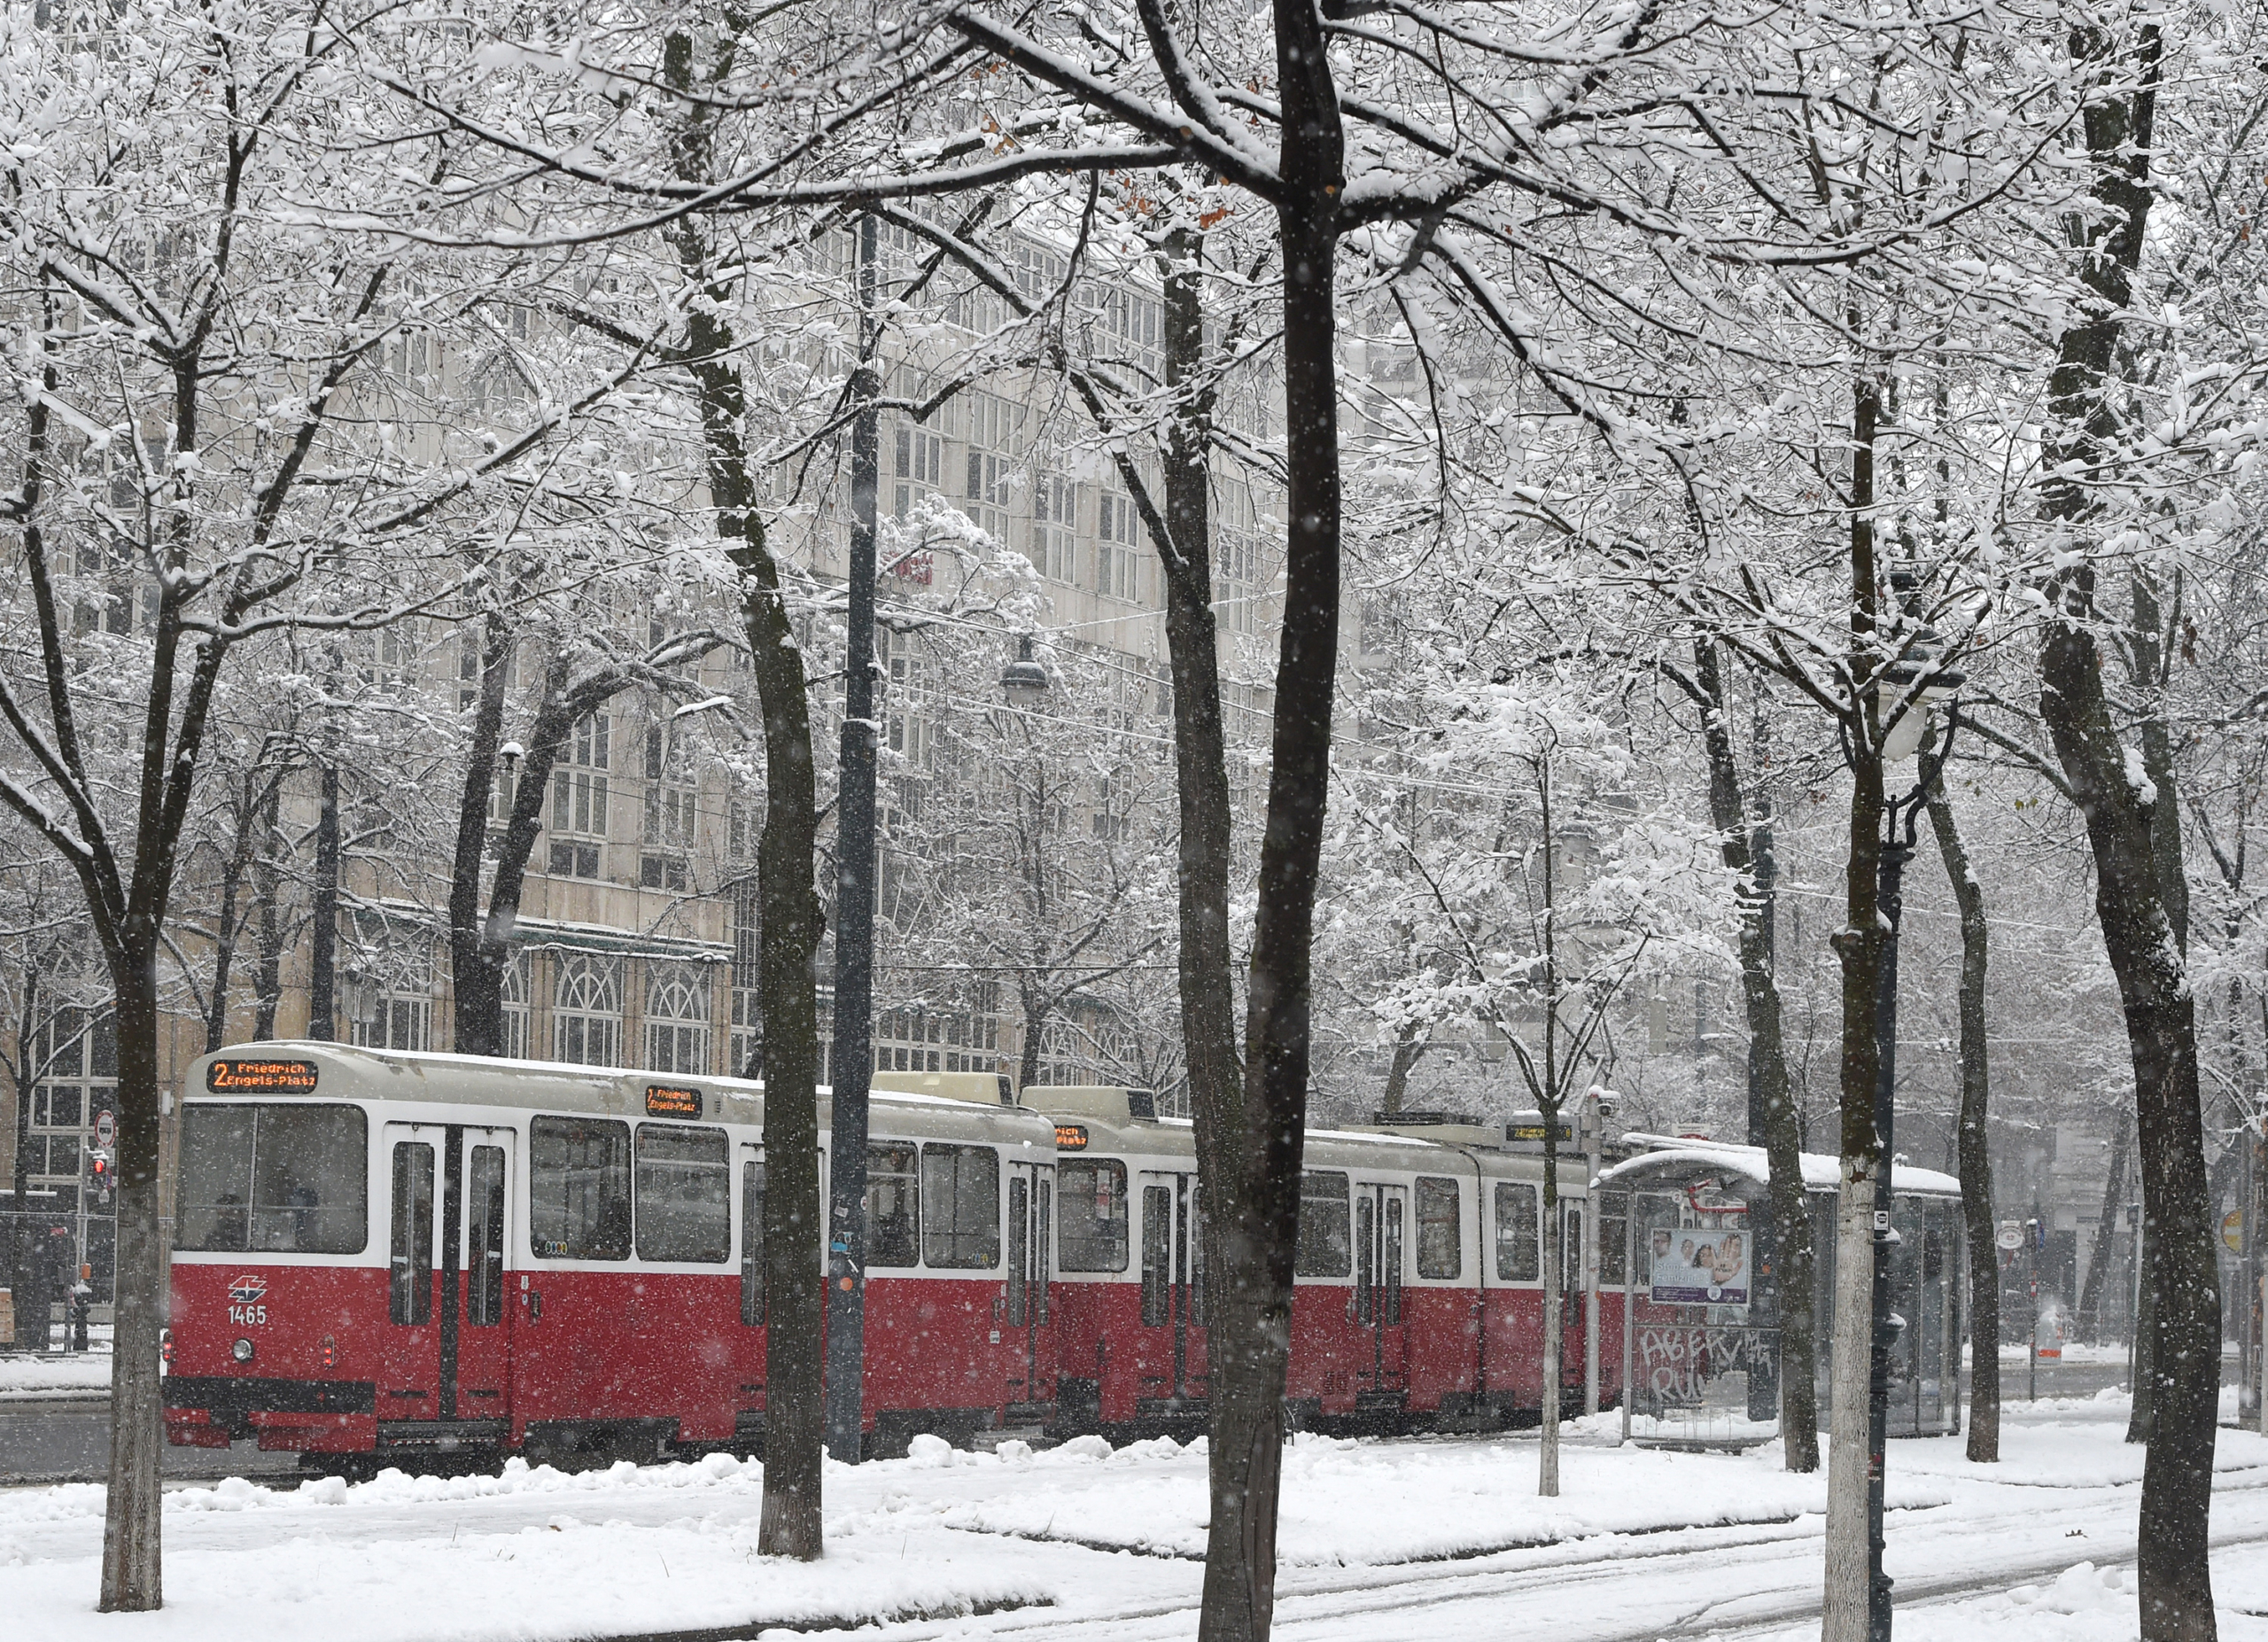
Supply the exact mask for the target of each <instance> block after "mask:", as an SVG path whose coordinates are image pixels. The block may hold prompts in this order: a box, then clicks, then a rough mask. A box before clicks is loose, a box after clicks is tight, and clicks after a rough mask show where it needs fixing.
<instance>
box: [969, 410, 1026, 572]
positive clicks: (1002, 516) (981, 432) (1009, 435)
mask: <svg viewBox="0 0 2268 1642" xmlns="http://www.w3.org/2000/svg"><path fill="white" fill-rule="evenodd" d="M963 402H964V403H965V404H966V405H967V429H966V432H967V435H968V473H967V479H968V483H967V503H968V517H969V518H970V519H971V520H972V521H974V522H975V525H976V526H977V528H978V529H980V530H982V531H983V532H984V533H986V534H987V535H989V536H990V537H991V538H992V539H993V540H994V541H997V542H998V543H999V544H1000V545H1001V546H1003V547H1006V546H1007V545H1008V476H1009V474H1010V472H1011V471H1013V470H1014V466H1015V462H1016V456H1017V454H1018V452H1019V451H1020V450H1021V447H1022V444H1023V418H1024V409H1023V407H1022V406H1021V405H1018V404H1014V403H1012V402H1010V401H1007V400H1005V399H1002V398H1000V397H999V396H998V394H995V393H970V394H969V395H967V399H966V400H965V401H963Z"/></svg>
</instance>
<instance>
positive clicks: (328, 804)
mask: <svg viewBox="0 0 2268 1642" xmlns="http://www.w3.org/2000/svg"><path fill="white" fill-rule="evenodd" d="M315 804H316V810H315V896H314V898H313V904H312V905H311V906H310V907H309V908H308V915H309V917H310V918H311V919H312V921H313V923H314V928H313V930H311V931H310V932H309V946H310V951H309V953H308V976H307V1036H308V1037H309V1038H312V1039H315V1041H316V1042H318V1043H329V1042H330V1040H331V1039H332V1038H334V1037H335V1036H337V1035H338V766H337V765H336V764H334V763H332V762H331V761H330V759H324V760H323V761H322V765H321V766H320V767H318V769H317V772H316V780H315ZM348 1035H349V1036H350V1037H351V1036H352V1035H353V1033H352V1031H351V1030H350V1031H349V1034H348Z"/></svg>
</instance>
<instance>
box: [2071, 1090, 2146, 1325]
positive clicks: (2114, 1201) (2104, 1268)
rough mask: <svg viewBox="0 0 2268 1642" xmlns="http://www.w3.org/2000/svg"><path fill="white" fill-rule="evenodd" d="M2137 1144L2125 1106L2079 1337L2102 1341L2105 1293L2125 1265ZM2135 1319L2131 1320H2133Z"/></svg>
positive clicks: (2113, 1143) (2116, 1124) (2084, 1289)
mask: <svg viewBox="0 0 2268 1642" xmlns="http://www.w3.org/2000/svg"><path fill="white" fill-rule="evenodd" d="M2133 1141H2134V1114H2133V1112H2132V1109H2129V1108H2127V1107H2125V1106H2123V1105H2122V1106H2121V1107H2119V1109H2118V1114H2117V1117H2115V1118H2113V1119H2112V1121H2111V1129H2110V1166H2109V1168H2108V1169H2107V1170H2106V1171H2104V1173H2103V1179H2102V1212H2101V1215H2100V1216H2099V1217H2097V1218H2096V1220H2095V1239H2094V1247H2093V1248H2092V1249H2088V1250H2087V1275H2086V1280H2085V1282H2084V1283H2082V1284H2081V1285H2080V1286H2079V1315H2078V1333H2079V1338H2080V1339H2082V1340H2087V1341H2100V1340H2101V1338H2102V1293H2103V1289H2104V1288H2106V1287H2107V1286H2108V1285H2109V1278H2110V1273H2111V1272H2112V1271H2113V1270H2115V1269H2116V1268H2117V1267H2118V1266H2120V1265H2124V1264H2125V1262H2124V1259H2123V1258H2122V1257H2121V1256H2122V1254H2123V1253H2124V1251H2125V1246H2126V1243H2127V1241H2128V1240H2127V1239H2126V1238H2125V1237H2124V1236H2122V1235H2121V1233H2120V1229H2119V1228H2120V1222H2121V1220H2122V1218H2123V1217H2122V1216H2121V1215H2120V1213H2119V1210H2120V1209H2122V1208H2123V1207H2124V1205H2125V1202H2126V1153H2127V1150H2128V1148H2131V1147H2132V1145H2133ZM2129 1320H2130V1321H2131V1320H2132V1319H2129Z"/></svg>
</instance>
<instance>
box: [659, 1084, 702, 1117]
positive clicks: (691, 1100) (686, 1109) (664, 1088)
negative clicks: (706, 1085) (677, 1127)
mask: <svg viewBox="0 0 2268 1642" xmlns="http://www.w3.org/2000/svg"><path fill="white" fill-rule="evenodd" d="M646 1116H647V1117H700V1116H701V1091H700V1090H698V1089H680V1088H678V1087H677V1086H675V1085H673V1084H665V1083H649V1084H648V1085H647V1086H646Z"/></svg>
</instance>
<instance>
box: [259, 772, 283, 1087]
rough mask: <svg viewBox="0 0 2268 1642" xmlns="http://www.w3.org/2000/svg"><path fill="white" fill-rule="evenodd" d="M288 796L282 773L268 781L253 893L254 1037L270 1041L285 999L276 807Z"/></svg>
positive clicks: (280, 841)
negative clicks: (256, 957)
mask: <svg viewBox="0 0 2268 1642" xmlns="http://www.w3.org/2000/svg"><path fill="white" fill-rule="evenodd" d="M282 804H283V777H282V775H281V774H278V775H277V777H276V779H275V780H274V781H272V782H269V783H268V803H267V805H266V807H265V809H264V810H263V811H262V813H261V821H260V852H259V853H258V854H257V855H255V856H254V857H253V858H252V894H253V895H254V896H255V897H256V898H257V899H259V902H260V924H259V928H260V943H259V945H260V963H259V967H258V968H257V969H254V970H253V972H252V1041H253V1042H254V1043H266V1042H267V1041H268V1039H272V1038H273V1037H275V1036H276V1007H277V1006H278V1005H279V1004H281V1003H282V1002H283V947H284V945H285V937H284V932H283V907H281V906H280V905H279V904H278V900H277V897H278V895H279V893H280V891H281V889H282V877H283V875H282V874H281V873H280V872H279V871H278V870H277V868H276V850H277V848H278V847H279V845H280V844H281V843H282V840H281V839H279V838H278V837H276V811H277V810H278V809H279V808H280V807H281V805H282Z"/></svg>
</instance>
